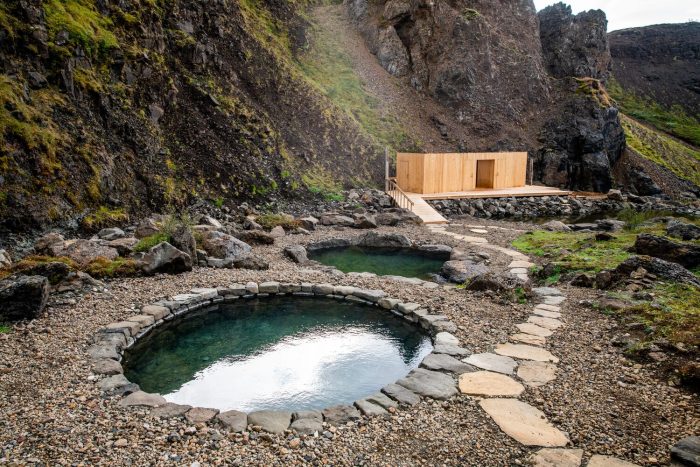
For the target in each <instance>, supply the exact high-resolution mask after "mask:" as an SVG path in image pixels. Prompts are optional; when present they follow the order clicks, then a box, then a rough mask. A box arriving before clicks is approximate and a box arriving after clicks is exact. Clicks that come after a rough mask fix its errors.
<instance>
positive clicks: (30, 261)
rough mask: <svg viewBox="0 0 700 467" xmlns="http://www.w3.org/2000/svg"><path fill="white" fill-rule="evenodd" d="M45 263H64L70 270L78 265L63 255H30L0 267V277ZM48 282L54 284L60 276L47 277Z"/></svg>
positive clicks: (23, 271)
mask: <svg viewBox="0 0 700 467" xmlns="http://www.w3.org/2000/svg"><path fill="white" fill-rule="evenodd" d="M46 263H64V264H66V265H68V267H69V268H70V269H72V270H76V269H78V265H77V264H76V263H75V262H74V261H73V260H72V259H70V258H66V257H64V256H57V257H55V256H43V255H32V256H27V257H26V258H23V259H21V260H20V261H17V262H15V263H12V264H11V265H10V266H8V267H6V268H3V269H0V279H4V278H5V277H8V276H11V275H13V274H17V273H26V272H28V271H30V270H32V269H34V268H36V267H37V266H41V265H42V264H46ZM48 279H49V282H50V283H52V284H56V283H57V282H58V281H59V279H60V278H54V277H49V278H48Z"/></svg>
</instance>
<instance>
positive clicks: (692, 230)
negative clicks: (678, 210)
mask: <svg viewBox="0 0 700 467" xmlns="http://www.w3.org/2000/svg"><path fill="white" fill-rule="evenodd" d="M666 233H667V234H668V235H670V236H671V237H677V238H680V239H682V240H697V239H698V238H700V227H698V226H697V225H695V224H689V223H687V222H682V221H680V220H678V219H671V220H669V221H668V224H666Z"/></svg>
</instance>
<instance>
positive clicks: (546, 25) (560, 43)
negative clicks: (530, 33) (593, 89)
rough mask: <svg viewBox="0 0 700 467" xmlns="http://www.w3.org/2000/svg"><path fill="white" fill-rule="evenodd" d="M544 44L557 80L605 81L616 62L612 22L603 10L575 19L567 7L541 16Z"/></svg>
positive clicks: (551, 8) (549, 9)
mask: <svg viewBox="0 0 700 467" xmlns="http://www.w3.org/2000/svg"><path fill="white" fill-rule="evenodd" d="M538 16H539V19H540V40H541V42H542V52H543V54H544V59H545V62H546V63H547V69H548V70H549V72H550V73H551V74H552V76H554V77H555V78H566V77H569V76H576V77H579V78H586V77H590V78H595V79H599V80H601V81H605V80H606V79H607V78H608V77H609V76H610V71H611V69H612V60H611V56H610V47H609V45H608V38H607V29H608V20H607V18H606V17H605V13H604V12H603V11H601V10H590V11H584V12H581V13H579V14H578V15H573V14H572V13H571V7H570V6H569V5H565V4H563V3H557V4H555V5H552V6H549V7H547V8H545V9H543V10H542V11H540V12H539V13H538Z"/></svg>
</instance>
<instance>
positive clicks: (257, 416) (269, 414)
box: [248, 410, 292, 435]
mask: <svg viewBox="0 0 700 467" xmlns="http://www.w3.org/2000/svg"><path fill="white" fill-rule="evenodd" d="M291 421H292V413H291V412H278V411H275V410H258V411H256V412H251V413H249V414H248V423H249V424H250V425H253V426H259V427H260V428H262V430H263V431H267V432H268V433H272V434H276V435H281V434H282V433H284V430H286V429H287V428H289V424H290V423H291Z"/></svg>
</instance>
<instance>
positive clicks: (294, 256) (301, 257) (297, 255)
mask: <svg viewBox="0 0 700 467" xmlns="http://www.w3.org/2000/svg"><path fill="white" fill-rule="evenodd" d="M284 254H285V255H286V256H287V257H288V258H289V259H291V260H292V261H294V262H295V263H299V264H304V263H307V262H308V261H309V258H308V257H307V256H306V248H304V247H303V246H301V245H290V246H288V247H286V248H285V249H284Z"/></svg>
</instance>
